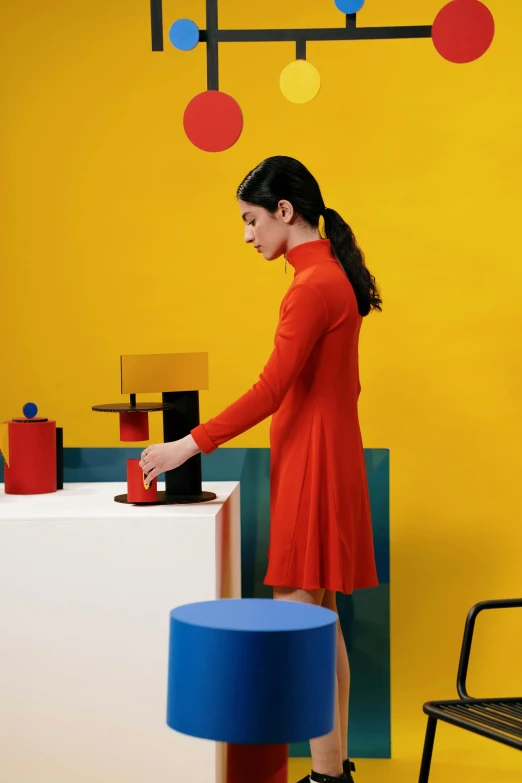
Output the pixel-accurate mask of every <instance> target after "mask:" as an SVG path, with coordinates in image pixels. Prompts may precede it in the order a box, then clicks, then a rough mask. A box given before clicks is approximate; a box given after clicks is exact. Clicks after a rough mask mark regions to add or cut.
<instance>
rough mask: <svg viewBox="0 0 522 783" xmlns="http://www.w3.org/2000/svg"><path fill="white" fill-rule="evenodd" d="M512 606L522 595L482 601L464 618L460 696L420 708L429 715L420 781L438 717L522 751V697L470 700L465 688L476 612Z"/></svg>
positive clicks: (422, 782)
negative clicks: (501, 599) (500, 599)
mask: <svg viewBox="0 0 522 783" xmlns="http://www.w3.org/2000/svg"><path fill="white" fill-rule="evenodd" d="M514 607H516V608H522V598H511V599H506V600H503V601H482V602H481V603H479V604H477V605H476V606H474V607H473V608H472V609H471V610H470V612H469V614H468V617H467V619H466V626H465V629H464V639H463V642H462V650H461V653H460V663H459V671H458V675H457V691H458V694H459V696H460V698H459V699H456V700H454V701H432V702H428V703H427V704H425V705H424V708H423V709H424V712H425V713H426V715H427V716H428V727H427V729H426V740H425V742H424V753H423V756H422V764H421V770H420V776H419V783H428V779H429V776H430V769H431V758H432V755H433V745H434V742H435V732H436V729H437V721H439V720H442V721H444V722H445V723H451V724H452V725H453V726H458V727H459V728H461V729H466V730H467V731H472V732H473V733H474V734H480V735H481V736H482V737H487V738H488V739H492V740H495V741H496V742H501V743H502V744H503V745H509V746H510V747H511V748H516V749H517V750H522V696H520V697H518V698H511V697H510V698H506V699H473V698H471V697H470V695H469V694H468V691H467V687H466V678H467V674H468V666H469V657H470V652H471V642H472V640H473V631H474V629H475V620H476V619H477V615H478V614H479V613H480V612H482V611H483V610H484V609H510V608H514Z"/></svg>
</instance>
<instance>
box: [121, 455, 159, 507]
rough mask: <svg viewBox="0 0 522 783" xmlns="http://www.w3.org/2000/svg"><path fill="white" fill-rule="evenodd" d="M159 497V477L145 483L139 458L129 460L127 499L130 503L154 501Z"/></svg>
mask: <svg viewBox="0 0 522 783" xmlns="http://www.w3.org/2000/svg"><path fill="white" fill-rule="evenodd" d="M157 499H158V479H153V481H152V483H151V484H146V483H145V477H144V475H143V470H142V469H141V468H140V460H139V459H128V460H127V500H128V501H129V503H154V502H155V501H156V500H157Z"/></svg>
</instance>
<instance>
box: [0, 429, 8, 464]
mask: <svg viewBox="0 0 522 783" xmlns="http://www.w3.org/2000/svg"><path fill="white" fill-rule="evenodd" d="M0 451H1V452H2V456H3V458H4V460H5V461H6V464H7V466H8V467H9V425H8V423H7V422H6V421H3V422H1V423H0Z"/></svg>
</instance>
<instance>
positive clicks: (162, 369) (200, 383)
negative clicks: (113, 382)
mask: <svg viewBox="0 0 522 783" xmlns="http://www.w3.org/2000/svg"><path fill="white" fill-rule="evenodd" d="M202 389H208V353H157V354H141V355H135V356H122V357H121V393H122V394H143V393H144V392H175V391H201V390H202Z"/></svg>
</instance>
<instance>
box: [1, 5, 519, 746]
mask: <svg viewBox="0 0 522 783" xmlns="http://www.w3.org/2000/svg"><path fill="white" fill-rule="evenodd" d="M443 4H444V2H443V0H394V2H390V1H389V0H367V2H366V5H365V8H364V9H363V11H362V12H361V13H360V14H359V17H358V23H359V24H360V25H386V24H431V23H432V21H433V19H434V17H435V15H436V13H437V11H438V10H439V9H440V7H441V6H442V5H443ZM204 5H205V4H204V2H203V0H176V2H175V1H174V0H164V23H165V39H166V44H165V51H164V52H163V53H152V52H151V44H150V19H149V3H148V2H147V0H119V2H116V1H114V2H111V3H107V2H104V0H67V2H63V0H46V2H42V1H41V0H24V2H23V3H20V2H18V0H3V2H2V3H1V5H0V29H1V30H2V45H1V46H0V71H1V73H2V79H1V97H2V121H1V123H0V170H1V180H2V181H1V187H0V199H1V201H0V221H1V224H0V290H1V295H2V296H1V323H2V330H1V334H2V337H1V351H0V378H1V387H0V412H1V415H2V416H3V417H4V418H7V417H10V416H12V415H14V414H17V413H19V410H20V407H21V405H22V404H23V403H24V402H25V401H27V400H29V399H33V400H34V401H36V402H37V403H38V404H39V406H40V410H41V412H42V413H44V414H45V415H52V416H56V417H57V418H58V419H59V422H60V424H62V425H63V426H64V429H65V445H66V446H117V445H119V441H118V433H117V427H116V425H115V421H114V420H113V418H112V417H103V416H100V415H96V414H94V413H91V411H90V408H91V406H92V405H93V404H96V403H102V402H110V401H116V400H118V399H120V395H119V394H118V391H119V356H120V354H121V353H141V352H158V353H160V352H176V351H199V350H204V351H206V350H208V351H209V353H210V357H211V391H210V392H208V393H203V394H202V416H203V418H206V417H208V416H210V415H213V414H215V413H217V412H219V410H220V409H221V408H222V407H224V406H225V405H226V404H228V403H229V402H231V401H232V400H233V399H234V398H235V397H236V396H238V395H239V394H241V393H242V392H243V391H244V390H246V389H247V388H248V387H249V386H250V385H251V384H252V383H253V382H254V381H255V380H256V379H257V375H258V373H259V371H260V370H261V368H262V366H263V364H264V362H265V360H266V358H267V356H268V354H269V351H270V348H271V344H272V339H273V331H274V328H275V324H276V319H277V312H278V307H279V302H280V300H281V298H282V296H283V294H284V291H285V290H286V288H287V286H288V284H289V282H290V276H289V275H287V276H285V274H284V268H283V265H282V263H280V262H276V263H274V264H271V265H270V264H266V263H265V262H263V261H260V260H259V258H258V256H257V255H255V254H254V252H253V251H252V250H251V248H247V247H245V246H244V245H243V243H242V224H241V221H240V217H239V213H238V210H237V208H236V204H235V189H236V187H237V185H238V184H239V182H240V180H241V179H242V177H243V175H244V174H245V173H246V172H247V171H248V170H249V169H250V168H252V167H253V166H254V165H255V164H257V163H258V162H259V161H260V160H261V159H262V158H264V157H266V156H268V155H272V154H289V155H293V156H295V157H298V158H300V159H302V160H303V162H305V163H306V164H307V165H308V166H309V167H310V168H311V170H312V171H313V172H314V173H315V174H316V175H317V177H318V179H319V181H320V183H321V185H322V187H323V191H324V196H325V200H326V203H327V205H329V206H332V207H334V208H336V209H338V210H339V211H340V212H341V213H342V214H343V215H344V216H345V217H346V219H347V220H348V221H349V222H350V223H351V224H352V226H353V228H354V230H355V232H356V234H357V236H358V238H359V240H360V242H361V244H362V246H363V247H364V249H365V251H366V255H367V259H368V264H369V266H370V267H371V269H372V271H373V272H374V273H375V274H376V276H377V279H378V281H379V283H380V285H381V287H382V293H383V297H384V303H385V309H384V313H383V314H382V315H379V316H372V317H371V318H369V319H368V320H367V322H366V325H365V328H364V330H363V338H362V345H361V363H362V366H361V375H362V381H363V396H362V402H361V419H362V426H363V433H364V439H365V443H366V445H367V446H382V447H389V448H390V449H391V459H392V477H391V486H392V530H391V544H392V550H391V551H392V577H391V578H392V681H393V694H392V696H393V703H392V707H393V731H394V734H393V743H394V753H396V754H399V755H400V754H404V753H408V752H410V751H412V752H415V753H418V752H419V750H420V741H421V737H422V732H423V728H424V722H423V718H422V714H421V711H420V707H421V704H422V702H423V701H424V700H426V699H428V698H432V697H433V698H435V697H439V698H442V697H444V696H451V695H452V694H453V692H454V690H453V682H454V674H455V670H456V663H457V654H458V648H459V644H460V636H461V632H462V626H463V621H464V616H465V613H466V611H467V609H468V608H469V606H470V605H471V604H472V603H474V602H475V601H477V600H480V599H483V598H486V597H488V598H489V597H499V596H512V595H516V594H520V593H522V587H521V582H522V579H521V573H522V569H521V552H522V514H521V511H522V508H521V500H520V497H521V492H520V478H521V476H522V449H521V446H520V444H521V436H522V426H521V415H520V407H521V406H520V398H521V397H520V395H521V381H522V361H521V342H522V341H521V337H522V324H521V313H522V292H521V291H522V285H521V284H522V271H521V270H522V264H521V257H522V246H521V245H522V241H521V238H520V237H521V232H520V229H519V227H518V221H519V219H520V218H519V212H520V181H521V177H522V155H521V152H520V138H521V133H522V103H521V101H520V91H519V86H518V85H519V83H520V78H521V76H522V68H521V55H520V50H521V40H522V39H521V35H522V4H521V3H519V2H514V1H513V2H512V1H511V0H488V6H489V8H490V9H491V11H492V12H493V14H494V16H495V20H496V25H497V34H496V38H495V41H494V44H493V46H492V48H491V49H490V51H489V52H488V53H487V54H486V55H485V56H484V57H483V58H482V59H480V60H479V61H477V62H475V63H473V64H470V65H466V66H457V65H452V64H450V63H448V62H446V61H444V60H443V59H442V58H441V57H440V56H439V55H438V54H437V53H436V51H435V49H434V47H433V45H432V43H431V41H430V40H413V41H370V42H354V43H343V42H339V43H331V42H326V43H309V44H308V58H309V59H310V60H311V61H312V62H313V63H314V64H315V65H316V66H317V67H318V69H319V71H320V73H321V76H322V87H321V91H320V93H319V96H318V98H317V99H316V100H315V101H313V102H312V103H309V104H306V105H304V106H296V105H293V104H290V103H288V102H287V101H286V100H285V99H284V97H283V96H282V94H281V92H280V90H279V86H278V79H279V74H280V72H281V70H282V68H283V67H284V66H285V65H286V64H287V63H288V62H290V61H291V60H292V59H293V57H294V45H293V44H290V43H289V44H284V43H282V44H270V45H269V44H262V43H259V44H229V45H221V46H220V86H221V88H222V89H223V90H224V91H226V92H228V93H230V94H231V95H233V96H234V97H235V98H236V99H237V100H238V102H239V103H240V105H241V107H242V109H243V112H244V117H245V129H244V132H243V135H242V137H241V139H240V141H239V143H238V144H237V145H236V146H235V147H233V148H232V149H231V150H229V151H227V152H225V153H222V154H215V155H212V154H207V153H203V152H201V151H199V150H197V149H196V148H195V147H193V146H192V145H191V144H190V143H189V141H188V140H187V139H186V137H185V134H184V131H183V127H182V116H183V111H184V108H185V106H186V104H187V103H188V101H189V100H190V99H191V98H192V97H193V96H194V95H195V94H196V93H198V92H200V91H202V90H204V89H206V58H205V47H204V45H201V46H199V47H198V48H197V49H196V50H195V51H192V52H190V53H182V52H178V51H176V50H174V49H173V48H172V47H171V46H170V44H169V43H168V39H167V34H168V28H169V26H170V24H171V22H173V21H174V20H175V19H177V18H179V17H183V16H187V17H190V18H192V19H193V20H194V21H195V22H196V23H197V24H198V25H199V26H200V27H201V28H204V26H205V17H204ZM220 24H221V26H222V27H276V26H281V27H286V26H288V27H305V26H339V25H342V24H343V17H342V16H341V15H340V14H339V12H338V11H337V10H336V9H335V6H334V3H333V0H331V1H330V0H323V2H317V1H316V0H287V2H286V3H285V4H281V3H280V2H276V0H263V3H245V2H239V0H220ZM159 424H160V422H159V419H157V420H155V424H154V427H155V429H153V437H154V438H160V437H161V434H160V428H159ZM267 444H268V425H267V423H265V424H263V425H261V426H259V427H258V428H256V429H255V430H253V431H251V432H249V433H247V434H245V435H244V436H243V437H241V438H240V439H238V441H236V442H235V443H233V444H231V445H244V446H266V445H267ZM514 619H517V620H518V621H519V623H520V620H521V619H522V618H520V617H519V616H517V618H514ZM486 625H487V627H488V628H493V626H494V627H495V629H496V630H498V631H499V632H500V631H503V632H504V633H509V627H508V625H506V622H505V621H504V619H503V618H500V619H499V620H498V621H493V620H492V619H491V620H489V621H488V623H487V624H486V623H484V624H482V625H481V626H480V627H479V631H480V630H481V628H483V629H485V628H486ZM519 628H520V624H519ZM479 635H480V637H481V638H480V639H479V641H481V642H483V644H484V653H482V654H479V655H478V656H477V661H476V665H475V666H474V668H473V671H472V675H473V677H474V682H475V688H474V690H475V691H476V690H481V686H482V690H486V689H488V683H489V682H491V687H489V690H490V691H491V690H495V689H496V690H498V689H500V690H502V689H504V688H505V689H506V690H509V688H511V686H512V682H511V681H510V677H509V675H508V673H507V667H505V666H502V667H501V666H500V662H501V660H503V658H501V653H500V652H499V651H498V649H497V647H496V646H495V644H494V641H495V639H494V638H493V636H492V635H491V634H489V633H487V632H485V631H484V630H483V632H482V633H481V634H479ZM521 639H522V634H521V633H520V631H519V632H517V634H515V635H513V634H512V636H511V641H513V640H515V641H517V642H518V644H520V641H521ZM506 655H507V658H508V662H509V661H510V662H511V663H512V664H513V665H514V664H515V663H516V662H518V659H519V654H517V655H515V653H514V652H511V653H509V652H506V651H504V652H503V653H502V656H506ZM490 670H491V671H490ZM490 677H491V679H489V678H490ZM519 690H520V688H519ZM444 736H446V739H447V742H448V743H450V745H451V743H453V742H455V743H457V744H458V743H462V742H464V738H463V737H462V736H460V734H459V733H458V732H453V733H451V734H450V733H448V734H447V735H444ZM443 741H446V740H443ZM466 741H467V740H466ZM470 742H473V740H470ZM450 745H448V747H450Z"/></svg>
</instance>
